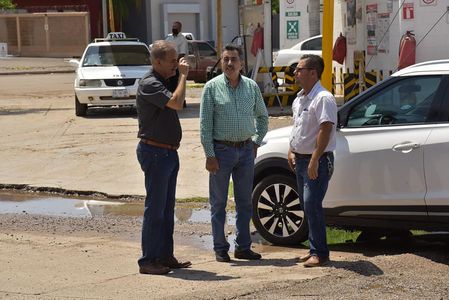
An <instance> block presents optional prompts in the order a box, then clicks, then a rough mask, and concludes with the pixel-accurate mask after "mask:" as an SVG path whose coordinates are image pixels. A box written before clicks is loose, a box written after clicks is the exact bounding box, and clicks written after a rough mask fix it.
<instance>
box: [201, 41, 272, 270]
mask: <svg viewBox="0 0 449 300" xmlns="http://www.w3.org/2000/svg"><path fill="white" fill-rule="evenodd" d="M242 54H243V52H242V50H241V49H240V48H238V47H236V46H234V45H227V46H226V47H225V48H224V50H223V53H222V56H221V67H222V70H223V74H221V75H219V76H217V77H215V78H213V79H212V80H210V81H208V82H207V83H206V85H205V86H204V89H203V94H202V97H201V108H200V133H201V143H202V145H203V148H204V152H205V154H206V169H207V171H209V201H210V205H211V219H212V235H213V241H214V251H215V258H216V260H217V261H219V262H229V261H230V260H231V258H230V257H229V254H228V251H229V247H230V245H229V243H228V241H227V239H226V236H225V231H224V230H225V229H224V226H225V220H226V204H227V201H228V188H229V179H230V177H231V175H232V180H233V184H234V199H235V209H236V212H237V220H236V228H237V231H236V239H235V241H234V242H235V252H234V257H235V258H238V259H252V260H254V259H261V258H262V256H261V255H260V254H258V253H256V252H254V251H252V250H251V235H250V228H249V225H250V221H251V215H252V209H253V208H252V202H251V191H252V187H253V177H254V158H255V157H256V154H257V148H258V147H259V145H260V144H261V142H262V139H263V138H264V136H265V134H266V133H267V130H268V113H267V109H266V107H265V103H264V101H263V98H262V94H261V93H260V90H259V87H258V86H257V83H256V82H254V81H253V80H251V79H249V78H247V77H245V76H242V75H240V71H241V70H242V67H243V63H242Z"/></svg>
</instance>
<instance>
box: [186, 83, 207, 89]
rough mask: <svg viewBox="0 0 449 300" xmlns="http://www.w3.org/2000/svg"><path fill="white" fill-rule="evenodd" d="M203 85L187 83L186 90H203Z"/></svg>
mask: <svg viewBox="0 0 449 300" xmlns="http://www.w3.org/2000/svg"><path fill="white" fill-rule="evenodd" d="M203 87H204V83H187V88H188V89H197V88H203Z"/></svg>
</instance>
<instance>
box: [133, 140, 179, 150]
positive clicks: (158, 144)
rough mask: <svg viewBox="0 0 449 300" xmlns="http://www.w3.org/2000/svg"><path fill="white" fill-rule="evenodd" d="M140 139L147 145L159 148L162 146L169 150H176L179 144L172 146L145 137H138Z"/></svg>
mask: <svg viewBox="0 0 449 300" xmlns="http://www.w3.org/2000/svg"><path fill="white" fill-rule="evenodd" d="M140 140H141V141H142V143H145V144H147V145H151V146H154V147H159V148H164V149H169V150H178V148H179V145H177V146H174V145H170V144H164V143H159V142H155V141H152V140H146V139H140Z"/></svg>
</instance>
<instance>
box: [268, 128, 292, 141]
mask: <svg viewBox="0 0 449 300" xmlns="http://www.w3.org/2000/svg"><path fill="white" fill-rule="evenodd" d="M291 132H292V126H287V127H282V128H278V129H274V130H270V131H268V133H267V134H266V135H265V138H264V141H267V140H270V139H280V138H285V137H289V136H290V134H291Z"/></svg>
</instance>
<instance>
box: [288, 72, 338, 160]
mask: <svg viewBox="0 0 449 300" xmlns="http://www.w3.org/2000/svg"><path fill="white" fill-rule="evenodd" d="M292 110H293V122H294V124H293V129H292V133H291V135H290V148H291V149H292V151H293V152H295V153H299V154H312V152H313V151H314V150H315V148H316V141H317V137H318V131H319V127H320V124H321V123H324V122H331V123H333V124H334V126H333V130H332V132H331V135H330V140H329V143H328V145H327V147H326V150H325V152H327V151H334V150H335V147H336V139H335V130H336V124H337V103H336V101H335V98H334V96H333V95H332V94H331V93H330V92H328V91H327V90H326V89H325V88H323V86H322V85H321V83H320V82H319V81H317V83H316V84H315V85H314V86H313V88H312V90H311V91H310V92H309V94H308V95H304V90H301V91H300V92H299V93H298V95H297V97H296V99H295V100H294V101H293V104H292Z"/></svg>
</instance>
